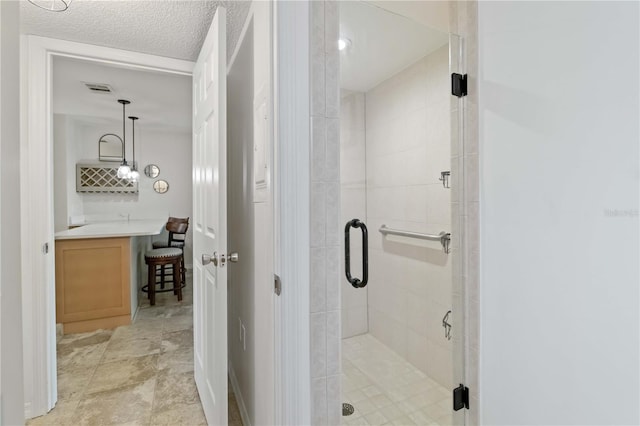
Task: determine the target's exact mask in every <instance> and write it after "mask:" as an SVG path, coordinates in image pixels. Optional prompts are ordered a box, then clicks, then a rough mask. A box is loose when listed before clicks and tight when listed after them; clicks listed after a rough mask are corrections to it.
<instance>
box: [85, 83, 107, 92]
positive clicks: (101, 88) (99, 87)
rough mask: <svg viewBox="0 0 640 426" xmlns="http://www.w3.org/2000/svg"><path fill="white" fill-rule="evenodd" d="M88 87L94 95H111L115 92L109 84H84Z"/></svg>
mask: <svg viewBox="0 0 640 426" xmlns="http://www.w3.org/2000/svg"><path fill="white" fill-rule="evenodd" d="M84 85H85V86H87V89H89V90H91V91H92V92H94V93H111V92H112V91H113V90H112V89H111V86H109V85H108V84H100V83H84Z"/></svg>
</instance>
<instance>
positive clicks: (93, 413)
mask: <svg viewBox="0 0 640 426" xmlns="http://www.w3.org/2000/svg"><path fill="white" fill-rule="evenodd" d="M86 82H100V83H106V86H108V87H109V90H110V92H107V93H105V92H98V93H96V92H95V91H90V90H89V88H88V87H87V85H86V84H85V83H86ZM121 98H123V99H127V100H130V101H131V104H130V105H129V107H128V109H127V113H128V114H127V115H129V114H130V115H132V116H137V117H138V118H139V120H138V121H137V123H136V127H135V131H136V134H135V142H136V145H135V149H136V151H135V160H136V164H137V166H138V170H139V171H140V174H141V176H140V178H139V179H138V182H137V184H136V186H137V190H136V191H134V192H128V193H127V192H117V190H113V188H111V189H112V190H111V191H110V190H109V188H108V187H107V182H103V181H101V182H96V183H99V184H101V185H103V186H104V187H98V186H97V185H96V187H95V188H92V189H93V190H92V191H91V192H83V191H81V190H80V189H79V187H78V185H77V184H78V180H79V179H80V176H79V175H78V173H80V168H79V167H78V166H79V165H83V166H87V165H93V166H95V167H106V168H108V169H114V168H117V166H118V164H119V162H104V161H100V159H99V157H100V147H101V144H100V143H99V141H100V140H101V136H102V135H104V134H108V133H115V134H121V133H122V119H121V117H119V115H120V113H121V110H120V105H119V104H118V103H117V102H116V101H117V99H121ZM51 112H52V129H53V132H52V134H53V141H52V143H53V146H52V167H53V194H52V195H53V197H52V198H53V205H54V209H53V210H54V212H53V214H54V231H55V233H56V241H57V245H59V244H60V243H61V242H63V241H64V242H66V241H71V240H73V238H71V239H67V238H66V237H73V232H74V231H73V230H74V229H75V230H76V231H78V230H81V229H82V228H85V229H88V227H89V226H93V227H98V228H99V227H114V228H116V229H120V230H122V232H123V233H126V232H127V229H128V227H130V226H133V227H135V226H138V225H139V226H143V227H144V226H145V225H148V224H150V225H151V228H153V230H152V231H150V232H149V233H150V234H153V235H144V236H143V235H137V236H131V237H129V239H130V240H129V241H128V244H129V246H128V251H129V253H130V258H129V259H127V260H128V261H129V262H128V265H129V266H130V276H128V277H126V278H128V279H127V280H124V281H128V284H129V287H130V293H128V294H115V295H113V296H114V300H115V299H118V300H117V304H118V307H120V305H123V306H122V308H123V309H124V311H126V312H127V314H126V315H123V316H122V317H125V316H130V317H129V318H127V319H128V320H127V321H126V322H129V321H130V322H131V324H130V325H124V326H120V327H115V328H112V327H109V326H105V324H102V323H100V324H95V327H93V326H92V324H90V323H91V321H90V320H88V321H68V322H67V320H69V318H71V319H78V318H79V316H81V315H83V314H86V315H88V317H87V318H89V317H91V316H92V314H91V310H92V308H93V309H95V308H96V306H89V305H92V303H93V304H95V303H96V301H95V300H94V301H93V302H92V301H91V300H88V301H87V300H85V301H84V302H83V301H82V300H79V299H78V296H79V295H80V294H81V293H83V291H82V288H76V289H75V291H73V288H71V287H68V288H66V289H64V290H62V289H60V288H59V287H58V284H59V283H58V282H56V287H57V288H56V290H57V291H56V306H57V309H56V311H57V314H58V315H57V319H56V322H57V323H58V327H56V329H57V338H56V349H57V351H56V352H57V357H56V358H57V359H56V366H57V368H56V372H55V373H56V375H57V379H58V380H57V404H56V406H55V407H54V408H53V410H52V411H51V412H49V413H48V414H47V415H45V416H42V417H39V418H38V419H37V420H36V421H35V423H37V422H40V421H44V422H46V423H49V422H53V421H61V422H62V421H80V422H82V421H88V422H93V423H105V422H112V421H116V420H117V421H119V422H123V421H142V420H146V421H151V422H152V423H157V422H162V421H169V422H171V423H173V422H174V421H181V422H186V423H187V424H206V419H205V418H204V413H203V412H202V407H201V404H200V399H199V396H198V392H197V390H196V387H195V382H194V380H193V290H192V288H193V287H192V276H191V273H190V270H191V259H192V258H193V254H192V238H191V233H190V232H188V233H187V235H186V243H185V246H184V249H183V250H184V257H185V263H186V266H187V268H186V269H187V274H186V280H185V281H186V283H185V288H184V289H183V290H182V292H183V294H182V300H181V301H179V300H178V299H177V297H176V295H174V294H173V292H164V293H160V294H158V295H157V296H156V300H155V304H154V305H153V306H151V305H150V302H149V300H148V297H147V296H148V293H145V292H143V291H142V287H143V285H145V284H146V281H147V269H146V268H147V267H146V265H145V262H144V253H145V252H146V251H147V250H149V249H151V247H152V242H166V241H167V234H166V231H164V232H161V230H162V229H163V228H164V226H163V225H164V223H165V222H166V220H167V218H168V217H170V216H173V217H183V218H188V217H193V214H192V182H191V175H192V155H191V144H192V135H191V120H192V117H191V77H190V76H188V75H182V74H177V73H168V72H162V71H150V70H141V69H138V68H135V67H127V66H124V65H118V66H114V65H110V64H104V63H100V62H96V61H93V60H84V59H78V58H70V57H65V56H54V57H53V58H52V109H51ZM127 121H128V120H127ZM125 132H126V133H127V135H126V139H125V140H126V145H125V149H126V151H125V156H126V157H127V158H128V159H129V162H130V164H131V162H132V160H133V157H134V155H133V152H132V142H133V135H132V127H131V124H130V123H126V129H125ZM147 165H153V166H155V167H154V168H153V169H154V172H150V173H145V169H146V168H147V167H146V166H147ZM158 180H163V181H166V182H168V187H169V190H168V191H157V190H155V186H156V185H154V183H155V182H157V181H158ZM100 191H103V192H100ZM69 231H70V232H69ZM66 234H69V235H66ZM58 237H60V239H59V238H58ZM98 240H100V241H106V240H109V241H111V240H112V239H110V238H106V239H104V240H103V239H101V238H99V239H96V240H95V241H98ZM89 250H96V248H95V247H92V248H90V249H89ZM108 250H109V249H107V251H108ZM58 257H59V256H58ZM56 260H59V259H56ZM55 267H56V268H58V270H57V271H56V272H58V274H57V275H56V276H57V277H58V278H59V277H62V276H64V278H65V282H69V283H70V282H74V283H75V284H78V285H81V284H82V283H81V281H82V280H71V279H69V278H70V277H71V276H72V275H73V274H74V271H73V269H74V268H78V269H83V268H80V265H79V264H78V262H73V261H69V262H68V263H61V264H58V262H56V266H55ZM60 267H62V268H64V270H61V268H60ZM84 269H86V268H84ZM85 272H86V271H85ZM127 272H128V271H127ZM118 276H119V274H115V275H114V277H110V278H112V279H113V278H118ZM112 279H110V280H109V281H112ZM56 281H59V280H58V279H57V280H56ZM116 281H118V283H119V284H121V283H120V281H119V280H118V279H116ZM167 286H169V287H170V286H172V284H171V283H167ZM85 296H86V295H85ZM75 305H77V306H75ZM99 308H100V309H104V307H102V306H100V307H99ZM107 308H108V307H107ZM65 315H66V317H65ZM74 315H76V317H78V318H74ZM62 322H67V323H66V324H64V325H63V324H62ZM98 322H100V321H98ZM92 328H94V329H95V330H90V329H92ZM176 387H178V388H179V392H176ZM230 403H233V400H232V398H230ZM229 412H230V413H232V414H233V413H236V415H235V416H232V417H233V419H234V420H235V424H242V421H241V420H240V416H239V412H238V408H237V406H233V407H231V408H230V409H229Z"/></svg>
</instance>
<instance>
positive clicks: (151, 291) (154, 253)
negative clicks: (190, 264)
mask: <svg viewBox="0 0 640 426" xmlns="http://www.w3.org/2000/svg"><path fill="white" fill-rule="evenodd" d="M181 259H182V250H180V249H179V248H175V247H166V248H159V249H153V250H149V251H148V252H146V253H145V254H144V262H145V263H146V264H147V265H148V272H149V275H148V277H149V278H148V283H147V285H146V286H144V287H142V291H144V292H147V293H148V297H149V303H150V304H151V305H155V304H156V293H162V292H165V291H173V294H175V295H177V296H178V300H179V301H180V300H182V288H183V287H184V282H183V281H182V280H181V279H180V278H181V275H180V262H181ZM166 265H171V266H172V267H173V288H172V289H169V290H164V283H165V275H164V274H162V275H161V276H160V285H161V289H160V290H157V289H156V285H157V284H158V283H157V279H156V277H157V275H156V267H158V266H160V267H162V268H164V267H165V266H166Z"/></svg>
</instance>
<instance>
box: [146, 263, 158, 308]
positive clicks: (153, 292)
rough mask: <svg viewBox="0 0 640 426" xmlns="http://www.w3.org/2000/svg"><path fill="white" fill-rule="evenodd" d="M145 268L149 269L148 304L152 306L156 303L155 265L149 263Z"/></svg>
mask: <svg viewBox="0 0 640 426" xmlns="http://www.w3.org/2000/svg"><path fill="white" fill-rule="evenodd" d="M147 269H148V270H149V282H148V285H147V290H148V292H149V293H148V295H149V304H150V305H151V306H153V305H155V304H156V265H155V264H151V265H149V267H148V268H147Z"/></svg>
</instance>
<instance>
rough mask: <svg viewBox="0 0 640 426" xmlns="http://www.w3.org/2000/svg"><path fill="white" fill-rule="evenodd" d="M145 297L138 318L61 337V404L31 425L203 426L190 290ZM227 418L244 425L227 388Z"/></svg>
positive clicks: (59, 343)
mask: <svg viewBox="0 0 640 426" xmlns="http://www.w3.org/2000/svg"><path fill="white" fill-rule="evenodd" d="M190 281H191V280H190V279H189V278H187V287H186V288H185V289H184V298H183V301H182V302H178V301H177V297H176V296H174V295H173V294H172V293H171V292H169V293H161V294H159V295H158V296H157V301H156V305H155V306H149V304H148V302H147V301H146V299H145V300H143V301H142V303H141V306H140V309H139V311H138V315H137V317H136V320H135V321H134V323H133V324H131V325H129V326H124V327H118V328H117V329H115V330H98V331H95V332H91V333H81V334H70V335H66V336H63V337H62V338H61V339H60V340H59V342H58V403H57V404H56V406H55V408H54V409H53V410H52V411H51V412H49V413H48V414H47V415H44V416H41V417H38V418H35V419H32V420H30V421H28V422H27V424H28V425H33V426H36V425H74V426H75V425H116V424H121V425H125V424H126V425H190V426H195V425H206V420H205V417H204V413H203V411H202V406H201V404H200V398H199V397H198V392H197V390H196V384H195V381H194V378H193V306H192V302H193V295H192V292H191V282H190ZM229 424H230V425H234V426H242V420H241V419H240V413H239V411H238V407H237V403H236V400H235V395H233V393H230V394H229Z"/></svg>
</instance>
